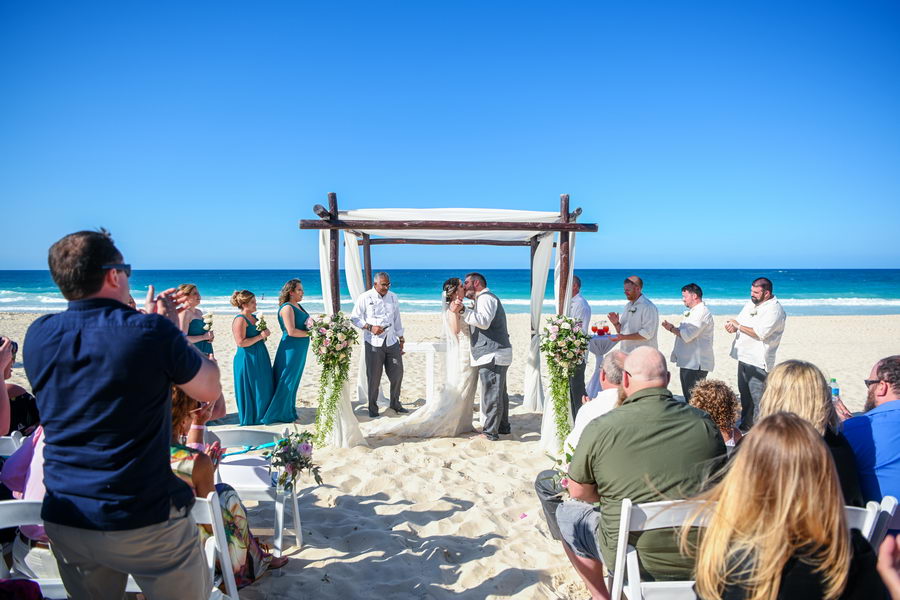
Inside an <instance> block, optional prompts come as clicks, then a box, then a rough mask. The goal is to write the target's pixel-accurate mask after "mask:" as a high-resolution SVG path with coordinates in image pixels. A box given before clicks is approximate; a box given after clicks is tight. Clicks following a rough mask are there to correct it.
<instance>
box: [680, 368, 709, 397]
mask: <svg viewBox="0 0 900 600" xmlns="http://www.w3.org/2000/svg"><path fill="white" fill-rule="evenodd" d="M707 375H709V371H701V370H700V369H679V370H678V376H679V378H680V379H681V393H682V394H684V400H685V401H686V402H690V401H691V390H692V389H694V386H695V385H697V383H699V382H700V381H703V380H704V379H706V376H707Z"/></svg>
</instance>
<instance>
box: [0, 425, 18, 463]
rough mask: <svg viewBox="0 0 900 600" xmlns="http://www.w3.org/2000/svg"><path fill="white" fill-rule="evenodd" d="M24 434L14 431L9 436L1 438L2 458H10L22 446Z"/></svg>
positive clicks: (0, 453)
mask: <svg viewBox="0 0 900 600" xmlns="http://www.w3.org/2000/svg"><path fill="white" fill-rule="evenodd" d="M22 439H23V438H22V434H21V433H20V432H18V431H13V432H12V433H11V434H9V435H4V436H0V456H3V457H9V456H12V455H13V453H14V452H15V451H16V450H18V449H19V447H20V446H21V445H22Z"/></svg>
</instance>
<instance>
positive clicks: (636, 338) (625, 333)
mask: <svg viewBox="0 0 900 600" xmlns="http://www.w3.org/2000/svg"><path fill="white" fill-rule="evenodd" d="M624 290H625V297H626V298H628V303H627V304H626V305H625V310H624V311H623V312H622V314H621V316H620V315H619V313H614V312H611V313H609V315H607V316H608V317H609V322H610V323H612V324H613V327H615V328H616V332H617V335H616V336H615V340H616V341H617V342H620V344H619V349H620V350H621V351H622V352H633V351H634V349H635V348H640V347H641V346H650V347H651V348H656V332H657V329H659V310H657V308H656V305H654V304H653V303H652V302H650V300H648V299H647V297H646V296H645V295H644V293H643V290H644V281H643V280H642V279H641V278H640V277H638V276H637V275H632V276H631V277H629V278H627V279H626V280H625V282H624Z"/></svg>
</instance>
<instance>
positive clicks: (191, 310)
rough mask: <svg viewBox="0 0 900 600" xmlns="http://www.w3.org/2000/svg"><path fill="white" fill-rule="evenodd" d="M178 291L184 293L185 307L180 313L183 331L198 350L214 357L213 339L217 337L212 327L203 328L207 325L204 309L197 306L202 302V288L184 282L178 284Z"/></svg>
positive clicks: (179, 321)
mask: <svg viewBox="0 0 900 600" xmlns="http://www.w3.org/2000/svg"><path fill="white" fill-rule="evenodd" d="M178 291H179V293H181V294H184V306H185V309H184V310H183V311H182V312H181V314H180V315H178V323H179V325H181V331H182V333H184V335H186V336H187V339H188V341H189V342H190V343H192V344H193V345H195V346H197V350H199V351H200V352H202V353H203V354H205V355H207V356H209V357H210V358H212V356H213V346H212V341H213V339H215V335H214V334H213V332H212V329H210V330H209V331H206V330H205V329H203V326H204V325H205V323H204V322H203V311H201V310H200V309H199V308H197V306H198V305H199V304H200V290H198V289H197V286H196V285H194V284H193V283H182V284H181V285H179V286H178Z"/></svg>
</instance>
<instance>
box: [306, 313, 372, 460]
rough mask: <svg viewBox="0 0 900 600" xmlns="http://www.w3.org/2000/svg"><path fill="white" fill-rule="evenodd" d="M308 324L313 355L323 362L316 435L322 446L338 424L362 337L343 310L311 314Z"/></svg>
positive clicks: (318, 442) (317, 441) (321, 363)
mask: <svg viewBox="0 0 900 600" xmlns="http://www.w3.org/2000/svg"><path fill="white" fill-rule="evenodd" d="M307 325H308V327H309V336H310V338H311V345H312V352H313V355H315V357H316V360H318V361H319V364H320V365H322V374H321V376H320V377H319V398H318V400H319V407H318V408H317V409H316V438H315V439H316V444H318V445H320V446H321V445H323V444H324V443H325V438H326V437H327V436H328V434H329V433H331V430H332V428H333V427H334V415H335V413H336V412H337V403H338V400H339V399H340V397H341V390H342V389H343V387H344V383H345V382H346V381H347V376H348V374H349V373H350V356H351V354H352V353H353V346H354V344H356V342H357V340H358V339H359V332H358V331H357V329H356V327H354V326H353V323H351V322H350V319H348V318H347V317H346V316H344V313H342V312H338V313H337V314H335V315H331V316H328V315H318V316H317V317H315V318H313V317H310V320H309V321H308V323H307Z"/></svg>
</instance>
